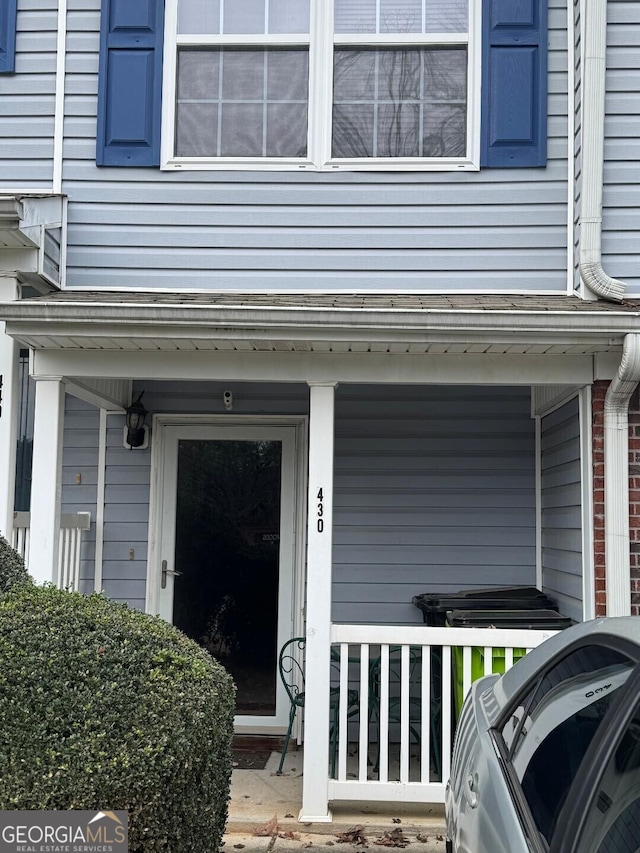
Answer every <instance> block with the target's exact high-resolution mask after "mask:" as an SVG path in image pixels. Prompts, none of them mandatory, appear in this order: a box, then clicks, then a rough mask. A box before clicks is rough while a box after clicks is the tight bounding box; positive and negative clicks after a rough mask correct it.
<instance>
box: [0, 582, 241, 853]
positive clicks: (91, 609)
mask: <svg viewBox="0 0 640 853" xmlns="http://www.w3.org/2000/svg"><path fill="white" fill-rule="evenodd" d="M234 701H235V688H234V686H233V682H232V681H231V678H230V676H229V675H228V674H227V672H226V671H225V670H224V669H223V668H222V667H221V666H220V665H219V664H218V663H216V661H215V660H214V659H213V658H212V657H211V656H210V655H209V654H208V653H207V652H205V651H204V650H203V649H201V648H200V647H199V646H198V645H197V644H196V643H194V642H193V641H192V640H190V639H188V638H187V637H186V636H185V635H184V634H182V633H181V632H180V631H178V630H177V629H176V628H174V627H173V626H171V625H168V624H167V623H166V622H164V621H163V620H161V619H160V618H158V617H151V616H146V615H145V614H143V613H140V612H138V611H135V610H130V609H129V608H128V607H126V606H125V605H120V604H116V603H115V602H112V601H109V600H108V599H106V598H104V597H103V596H101V595H97V594H94V595H91V596H83V595H80V594H79V593H71V592H66V591H61V590H57V589H55V588H54V587H51V586H49V587H38V586H35V585H32V586H27V587H19V588H18V589H17V590H14V591H13V592H11V593H9V594H7V595H5V596H2V598H0V731H1V732H2V737H1V738H0V809H10V810H13V809H92V810H93V809H95V810H105V809H113V810H117V809H125V810H127V811H128V813H129V850H130V851H131V853H156V851H166V853H215V851H217V850H218V848H219V846H220V839H221V836H222V833H223V831H224V827H225V824H226V819H227V807H228V800H229V786H230V777H231V736H232V731H233V713H234Z"/></svg>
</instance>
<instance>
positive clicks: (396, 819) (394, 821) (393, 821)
mask: <svg viewBox="0 0 640 853" xmlns="http://www.w3.org/2000/svg"><path fill="white" fill-rule="evenodd" d="M391 823H402V821H401V820H400V818H399V817H392V818H391Z"/></svg>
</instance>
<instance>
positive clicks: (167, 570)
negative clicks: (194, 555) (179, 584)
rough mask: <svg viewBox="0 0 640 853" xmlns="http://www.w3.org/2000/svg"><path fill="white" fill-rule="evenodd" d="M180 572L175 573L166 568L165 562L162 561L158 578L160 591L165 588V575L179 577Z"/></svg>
mask: <svg viewBox="0 0 640 853" xmlns="http://www.w3.org/2000/svg"><path fill="white" fill-rule="evenodd" d="M181 574H182V572H176V571H174V570H173V569H169V568H167V561H166V560H163V561H162V575H161V576H160V586H161V587H162V589H166V588H167V575H173V577H176V578H177V577H180V575H181Z"/></svg>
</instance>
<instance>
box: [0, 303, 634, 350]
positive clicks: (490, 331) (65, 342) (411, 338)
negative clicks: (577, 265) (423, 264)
mask: <svg viewBox="0 0 640 853" xmlns="http://www.w3.org/2000/svg"><path fill="white" fill-rule="evenodd" d="M20 304H24V303H20ZM4 313H5V306H1V307H0V320H1V319H2V317H3V315H4ZM626 325H627V324H625V326H626ZM6 327H7V333H8V334H10V335H12V336H13V337H14V338H16V339H17V340H19V341H22V342H23V343H24V344H25V345H26V346H30V347H31V346H33V347H35V348H39V347H44V348H50V347H52V346H53V345H54V342H58V345H59V347H60V348H61V349H66V348H75V349H82V348H83V347H82V340H83V338H88V339H89V341H90V343H89V346H88V347H87V349H92V348H93V347H95V341H96V340H103V341H104V342H105V343H104V348H105V349H114V348H116V344H117V342H118V341H121V342H122V344H121V345H122V349H131V345H130V342H131V341H132V340H139V341H165V342H170V341H175V342H177V343H179V342H180V341H190V340H198V341H210V342H211V347H210V349H212V350H214V349H215V348H216V343H217V342H221V341H228V342H231V343H233V342H240V341H281V342H285V343H288V342H291V343H293V344H295V343H297V342H314V341H325V342H329V343H338V342H340V343H346V344H352V343H362V342H364V343H386V344H394V343H401V344H412V343H416V344H427V343H441V344H451V343H461V344H465V345H467V344H474V343H478V344H485V345H487V346H489V345H490V344H498V345H504V346H507V347H509V346H514V345H518V344H525V345H534V344H543V345H571V346H573V345H575V346H591V347H593V346H597V347H600V348H602V349H604V350H606V349H608V348H610V347H617V348H619V349H621V348H622V343H623V340H624V335H625V334H626V333H627V331H626V329H625V328H622V329H620V330H613V329H611V328H610V327H607V328H606V329H604V330H599V329H595V330H592V329H582V330H573V331H562V330H561V329H558V328H557V327H553V326H547V328H544V329H531V330H529V329H522V330H519V331H516V330H514V329H513V328H509V327H508V326H507V327H506V328H505V327H504V326H501V327H498V328H491V327H488V328H475V329H470V328H464V327H463V328H458V329H456V328H448V327H446V326H445V327H444V328H442V327H440V326H438V324H437V323H433V324H429V325H425V326H424V327H419V326H418V327H410V326H409V327H407V326H405V327H394V326H391V327H389V326H384V325H381V326H378V325H372V326H368V325H363V326H355V325H353V326H349V325H347V326H342V325H339V326H338V325H334V324H327V325H326V326H315V325H311V324H310V325H308V326H305V325H302V324H298V325H291V326H282V325H277V326H269V325H262V326H257V325H256V326H254V325H252V324H251V325H238V326H233V325H231V324H229V323H225V324H223V325H220V326H217V325H215V324H213V323H211V324H206V325H202V324H200V323H197V324H196V323H194V324H181V325H179V326H171V325H168V324H161V325H158V324H156V323H149V324H146V325H145V324H131V325H128V324H117V323H104V322H99V321H96V322H90V321H83V322H80V323H75V322H72V323H70V322H56V321H55V320H53V319H48V320H46V321H38V322H31V321H29V320H28V319H27V320H24V321H17V320H7V324H6ZM70 339H72V340H73V342H74V343H73V344H72V345H71V346H70V344H69V340H70ZM168 348H169V349H171V348H172V347H168ZM176 348H177V345H176Z"/></svg>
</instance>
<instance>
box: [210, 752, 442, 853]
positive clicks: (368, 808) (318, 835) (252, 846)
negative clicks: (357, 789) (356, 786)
mask: <svg viewBox="0 0 640 853" xmlns="http://www.w3.org/2000/svg"><path fill="white" fill-rule="evenodd" d="M279 761H280V753H279V752H272V753H271V755H270V757H269V759H268V761H267V764H266V767H265V768H264V769H263V770H238V769H236V770H234V771H233V773H232V778H231V801H230V803H229V821H228V824H227V836H225V851H228V853H232V848H234V846H236V847H237V846H238V845H239V844H243V847H244V848H245V849H244V853H269V851H271V850H273V847H274V846H275V847H277V848H278V849H279V850H282V851H284V850H286V849H288V848H289V847H290V846H291V845H293V847H294V848H296V849H299V848H300V847H301V846H303V847H305V848H310V847H316V846H321V847H322V848H326V847H327V846H333V844H336V843H338V839H337V838H336V836H338V835H339V834H341V833H345V832H348V831H349V830H350V829H353V828H354V827H355V826H362V827H363V829H362V833H363V835H364V836H365V837H366V839H367V841H368V843H369V845H370V846H372V847H375V846H376V839H377V838H379V837H381V836H384V833H388V832H391V831H393V830H396V829H401V830H402V833H403V835H404V836H405V838H406V839H408V840H409V847H410V848H412V850H413V851H414V853H418V852H419V853H441V851H444V849H445V845H444V836H445V822H444V809H443V808H442V807H441V806H434V805H427V804H425V805H406V806H402V805H400V806H399V805H395V804H383V803H370V804H367V803H359V802H358V803H347V802H341V803H336V804H335V805H333V806H332V808H331V811H332V814H333V822H332V823H314V824H301V823H299V822H298V814H299V812H300V808H301V806H302V768H303V750H302V748H301V747H300V748H299V749H298V750H295V749H294V750H293V751H291V750H290V751H289V753H288V754H287V756H286V759H285V764H284V768H283V775H282V776H277V775H276V770H277V769H278V763H279ZM274 816H277V831H276V832H275V834H272V835H271V836H270V837H271V839H272V844H271V845H268V844H267V843H266V842H267V841H268V838H265V837H259V836H255V835H254V834H253V833H254V832H255V831H256V830H260V829H261V828H263V827H265V826H266V825H267V824H268V823H269V821H271V820H272V818H273V817H274ZM288 833H294V834H295V835H296V836H298V837H297V838H294V839H292V838H287V837H286V835H287V834H288ZM282 835H284V836H285V837H284V838H282V837H281V836H282ZM418 836H419V837H420V840H418ZM239 838H241V841H238V839H239ZM352 846H353V845H351V844H349V845H348V847H347V849H348V848H349V847H352ZM362 846H364V845H362ZM382 846H393V845H382ZM382 846H381V847H380V848H379V849H382ZM398 846H400V845H398ZM238 849H242V848H238ZM323 853H326V849H323Z"/></svg>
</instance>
